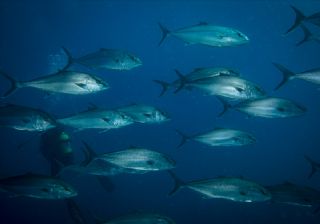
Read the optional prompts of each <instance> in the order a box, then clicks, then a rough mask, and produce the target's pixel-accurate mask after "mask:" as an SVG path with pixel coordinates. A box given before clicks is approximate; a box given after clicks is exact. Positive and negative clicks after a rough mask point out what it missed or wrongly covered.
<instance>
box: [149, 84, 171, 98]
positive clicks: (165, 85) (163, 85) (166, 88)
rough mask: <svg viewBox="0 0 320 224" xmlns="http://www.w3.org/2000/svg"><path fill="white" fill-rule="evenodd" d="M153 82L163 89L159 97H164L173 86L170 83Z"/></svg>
mask: <svg viewBox="0 0 320 224" xmlns="http://www.w3.org/2000/svg"><path fill="white" fill-rule="evenodd" d="M153 81H154V82H155V83H158V84H160V85H161V87H162V90H161V93H160V95H159V96H163V95H164V94H165V93H166V92H167V90H168V89H169V87H170V86H171V84H170V83H168V82H164V81H160V80H153Z"/></svg>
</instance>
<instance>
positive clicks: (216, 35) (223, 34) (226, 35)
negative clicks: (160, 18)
mask: <svg viewBox="0 0 320 224" xmlns="http://www.w3.org/2000/svg"><path fill="white" fill-rule="evenodd" d="M159 27H160V29H161V31H162V38H161V40H160V42H159V44H158V45H159V46H160V45H161V44H162V42H163V41H164V39H165V38H166V37H167V36H168V35H169V36H174V37H176V38H178V39H181V40H183V41H184V42H186V43H187V44H202V45H207V46H212V47H229V46H237V45H243V44H246V43H248V42H249V38H248V37H247V36H246V35H245V34H243V33H242V32H240V31H239V30H236V29H234V28H231V27H223V26H214V25H210V24H208V23H205V22H201V23H199V24H197V25H194V26H189V27H185V28H181V29H178V30H175V31H169V30H168V29H167V28H166V27H164V26H163V25H161V24H160V23H159Z"/></svg>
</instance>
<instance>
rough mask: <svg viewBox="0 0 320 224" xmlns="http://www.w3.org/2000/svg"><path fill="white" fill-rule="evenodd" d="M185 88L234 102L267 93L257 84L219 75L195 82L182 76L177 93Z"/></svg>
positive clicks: (259, 96)
mask: <svg viewBox="0 0 320 224" xmlns="http://www.w3.org/2000/svg"><path fill="white" fill-rule="evenodd" d="M183 88H196V89H199V90H201V91H202V92H204V93H205V94H206V95H215V96H220V97H224V98H229V99H233V100H248V99H256V98H261V97H264V96H265V91H264V90H263V89H262V88H260V87H259V86H258V85H257V84H255V83H253V82H250V81H247V80H245V79H242V78H240V77H236V76H230V75H219V76H214V77H209V78H204V79H197V80H194V81H188V80H187V79H185V77H184V76H180V87H179V88H178V89H177V90H176V91H175V92H178V91H180V90H181V89H183Z"/></svg>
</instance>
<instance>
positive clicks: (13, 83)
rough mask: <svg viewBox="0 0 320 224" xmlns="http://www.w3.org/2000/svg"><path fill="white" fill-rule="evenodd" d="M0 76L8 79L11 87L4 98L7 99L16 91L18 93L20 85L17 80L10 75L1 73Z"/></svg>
mask: <svg viewBox="0 0 320 224" xmlns="http://www.w3.org/2000/svg"><path fill="white" fill-rule="evenodd" d="M0 75H2V76H3V77H4V78H6V79H8V80H9V82H10V84H11V87H10V89H9V90H7V91H6V92H5V93H4V94H3V96H2V97H7V96H9V95H11V94H12V93H13V92H14V91H16V90H17V89H18V88H19V87H20V83H19V82H18V81H17V80H15V79H14V78H12V77H11V76H10V75H8V74H7V73H5V72H3V71H0Z"/></svg>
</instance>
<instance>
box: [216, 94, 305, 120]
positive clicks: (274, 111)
mask: <svg viewBox="0 0 320 224" xmlns="http://www.w3.org/2000/svg"><path fill="white" fill-rule="evenodd" d="M220 100H221V102H222V103H223V104H224V109H223V111H222V112H221V113H220V114H219V116H221V115H223V114H224V113H225V112H226V111H227V110H228V109H229V108H232V109H235V110H238V111H240V112H243V113H246V114H248V115H249V116H253V117H263V118H286V117H296V116H301V115H303V114H304V113H305V112H306V111H307V109H306V108H305V107H303V106H301V105H299V104H297V103H294V102H293V101H290V100H287V99H282V98H276V97H268V98H263V99H256V100H248V101H244V102H241V103H239V104H236V105H234V106H231V105H230V104H229V103H228V102H226V101H224V100H223V99H220Z"/></svg>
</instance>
